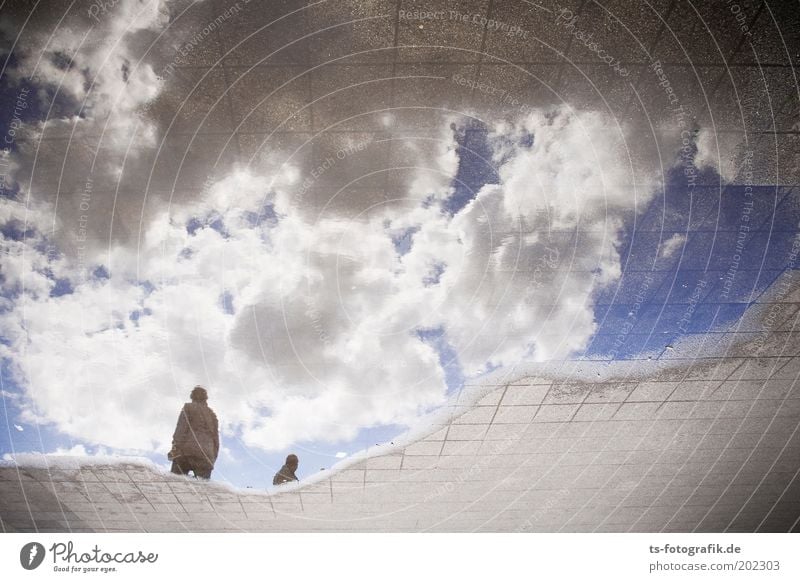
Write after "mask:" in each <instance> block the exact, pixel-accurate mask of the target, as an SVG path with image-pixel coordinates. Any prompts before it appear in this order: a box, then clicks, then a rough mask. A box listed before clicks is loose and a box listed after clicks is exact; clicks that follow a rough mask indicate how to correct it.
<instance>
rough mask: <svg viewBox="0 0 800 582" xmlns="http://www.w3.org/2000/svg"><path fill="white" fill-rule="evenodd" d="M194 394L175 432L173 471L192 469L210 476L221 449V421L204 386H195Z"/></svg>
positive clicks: (180, 417)
mask: <svg viewBox="0 0 800 582" xmlns="http://www.w3.org/2000/svg"><path fill="white" fill-rule="evenodd" d="M191 398H192V401H191V402H187V403H186V404H184V405H183V410H181V413H180V416H178V426H176V427H175V434H174V435H173V436H172V450H171V451H170V454H169V459H171V460H172V472H173V473H175V474H177V475H187V474H188V473H189V471H192V472H193V473H194V476H195V477H199V478H201V479H210V478H211V471H212V470H213V469H214V462H215V461H216V460H217V454H218V453H219V422H218V421H217V415H216V414H214V411H213V410H211V409H210V408H209V407H208V392H206V389H205V388H203V387H202V386H195V387H194V390H192V394H191Z"/></svg>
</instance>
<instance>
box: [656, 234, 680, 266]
mask: <svg viewBox="0 0 800 582" xmlns="http://www.w3.org/2000/svg"><path fill="white" fill-rule="evenodd" d="M685 242H686V236H685V235H683V234H680V233H677V232H676V233H675V234H673V235H672V236H671V237H669V238H668V239H667V240H665V241H663V242H662V243H661V246H660V247H659V249H658V256H659V257H661V258H662V259H668V258H670V257H671V256H672V255H674V254H675V251H677V250H678V249H679V248H681V247H682V246H683V245H684V243H685Z"/></svg>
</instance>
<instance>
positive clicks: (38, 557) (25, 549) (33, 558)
mask: <svg viewBox="0 0 800 582" xmlns="http://www.w3.org/2000/svg"><path fill="white" fill-rule="evenodd" d="M44 554H45V551H44V546H43V545H42V544H40V543H39V542H30V543H27V544H25V545H24V546H22V549H21V550H20V551H19V563H20V564H22V567H23V568H25V569H26V570H35V569H36V568H38V567H39V566H40V565H41V563H42V562H43V561H44Z"/></svg>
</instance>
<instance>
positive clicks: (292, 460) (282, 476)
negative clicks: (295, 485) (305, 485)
mask: <svg viewBox="0 0 800 582" xmlns="http://www.w3.org/2000/svg"><path fill="white" fill-rule="evenodd" d="M299 464H300V461H298V459H297V455H289V456H288V457H286V463H284V465H283V467H281V469H280V471H278V472H277V473H275V476H274V477H273V478H272V484H273V485H282V484H283V483H288V482H289V481H299V480H300V479H298V478H297V475H295V474H294V472H295V471H297V467H298V465H299Z"/></svg>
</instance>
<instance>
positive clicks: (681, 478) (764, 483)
mask: <svg viewBox="0 0 800 582" xmlns="http://www.w3.org/2000/svg"><path fill="white" fill-rule="evenodd" d="M792 275H794V273H792ZM791 279H794V281H796V280H797V279H796V277H792V278H790V277H789V276H788V275H787V276H786V277H785V278H784V279H783V280H781V281H779V286H782V287H781V288H784V289H786V288H788V287H787V285H788V284H789V283H786V285H784V282H789V281H790V280H791ZM791 288H792V289H794V291H793V292H791V293H783V294H780V296H779V299H780V301H776V302H774V303H769V302H768V301H770V299H764V301H767V303H765V304H762V305H756V306H754V308H752V309H751V311H750V312H748V313H749V314H753V315H752V316H750V317H746V318H745V319H744V320H742V322H740V324H739V330H731V332H729V333H727V334H721V335H724V336H731V337H730V338H727V337H726V338H722V342H727V344H725V345H727V346H728V347H726V348H724V350H723V351H721V352H719V351H718V352H716V355H715V356H714V357H708V356H705V355H704V353H705V352H704V350H703V349H702V348H698V347H697V346H695V347H693V348H691V349H684V348H683V347H682V344H680V343H679V344H676V346H675V353H674V354H673V356H672V357H673V358H674V364H675V365H674V366H672V367H667V368H664V367H663V364H661V365H660V366H661V368H660V371H658V372H653V373H646V374H645V376H644V378H643V377H642V376H641V375H640V374H639V375H637V373H636V368H637V365H639V366H644V365H645V363H643V362H640V363H638V364H637V362H635V361H633V362H630V361H629V362H621V363H619V364H620V365H619V366H616V367H615V368H613V369H614V375H613V376H606V375H603V376H601V378H600V380H601V381H594V382H587V381H585V380H583V381H568V380H564V378H570V377H571V376H573V377H576V378H577V377H578V376H577V375H578V372H577V370H578V368H581V367H582V368H586V366H587V364H586V363H585V362H584V363H580V362H569V363H567V364H563V365H561V366H560V368H561V369H560V370H558V375H559V376H560V377H561V378H562V379H561V380H560V381H552V380H550V379H548V377H550V376H552V374H551V372H552V371H553V367H552V366H550V367H549V368H548V369H547V373H546V374H543V375H542V376H541V377H526V378H524V379H521V380H517V381H513V382H511V383H508V384H506V385H500V386H497V387H496V388H491V387H490V388H488V389H486V390H484V394H483V396H482V397H481V398H480V399H479V400H478V401H477V402H475V403H473V404H469V405H461V404H460V403H459V402H458V401H455V402H454V404H453V406H452V410H451V412H452V414H450V415H449V418H447V419H446V420H443V421H442V422H441V424H440V425H439V426H433V427H432V429H431V430H432V432H430V434H428V435H427V436H425V437H424V438H421V439H419V440H417V441H416V442H413V443H411V444H409V445H407V446H405V447H404V448H398V449H396V450H392V451H389V453H388V454H384V455H381V456H376V457H372V458H368V459H365V460H361V461H358V462H355V463H354V464H352V465H350V466H348V467H346V468H344V469H343V470H340V471H338V472H334V473H332V474H331V476H330V477H328V478H327V479H325V480H320V481H318V482H315V483H312V484H308V485H305V486H301V487H300V488H298V489H297V490H292V491H287V492H284V493H279V494H273V495H269V494H267V493H255V492H234V491H232V490H229V489H226V488H225V487H223V486H221V485H219V484H215V483H213V482H211V483H201V482H197V481H193V480H191V479H185V478H180V477H175V476H172V475H169V474H164V473H162V472H159V471H157V470H154V469H152V468H148V467H144V466H140V465H135V464H118V465H97V464H86V465H84V466H82V467H80V466H78V465H75V466H74V468H72V469H65V468H53V469H50V470H47V469H43V468H25V467H19V468H17V467H8V466H7V467H5V468H2V469H0V480H1V481H0V491H1V493H2V494H1V495H0V519H2V526H3V529H4V530H5V531H37V530H38V531H68V530H71V531H571V532H575V531H579V532H582V531H615V532H616V531H679V532H688V531H704V532H708V531H711V532H717V531H790V530H791V531H800V479H798V473H800V432H798V427H800V386H798V383H797V378H798V376H799V375H800V356H799V355H798V348H800V343H798V341H797V338H798V332H797V331H795V325H796V323H797V321H798V311H797V307H798V305H797V300H798V291H797V286H796V285H795V284H791ZM773 295H774V294H773ZM759 310H760V311H759ZM777 312H781V313H784V315H782V316H780V317H770V316H769V314H771V313H777ZM759 314H760V315H759ZM771 321H774V323H772V324H769V325H768V324H767V322H771ZM759 322H761V323H759ZM742 329H746V330H748V331H746V332H745V331H742ZM719 345H721V342H717V343H716V344H715V348H714V349H719ZM623 366H624V367H623ZM544 369H545V367H544V366H543V370H544ZM75 462H76V463H77V462H78V461H75ZM59 467H63V464H60V465H59Z"/></svg>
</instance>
